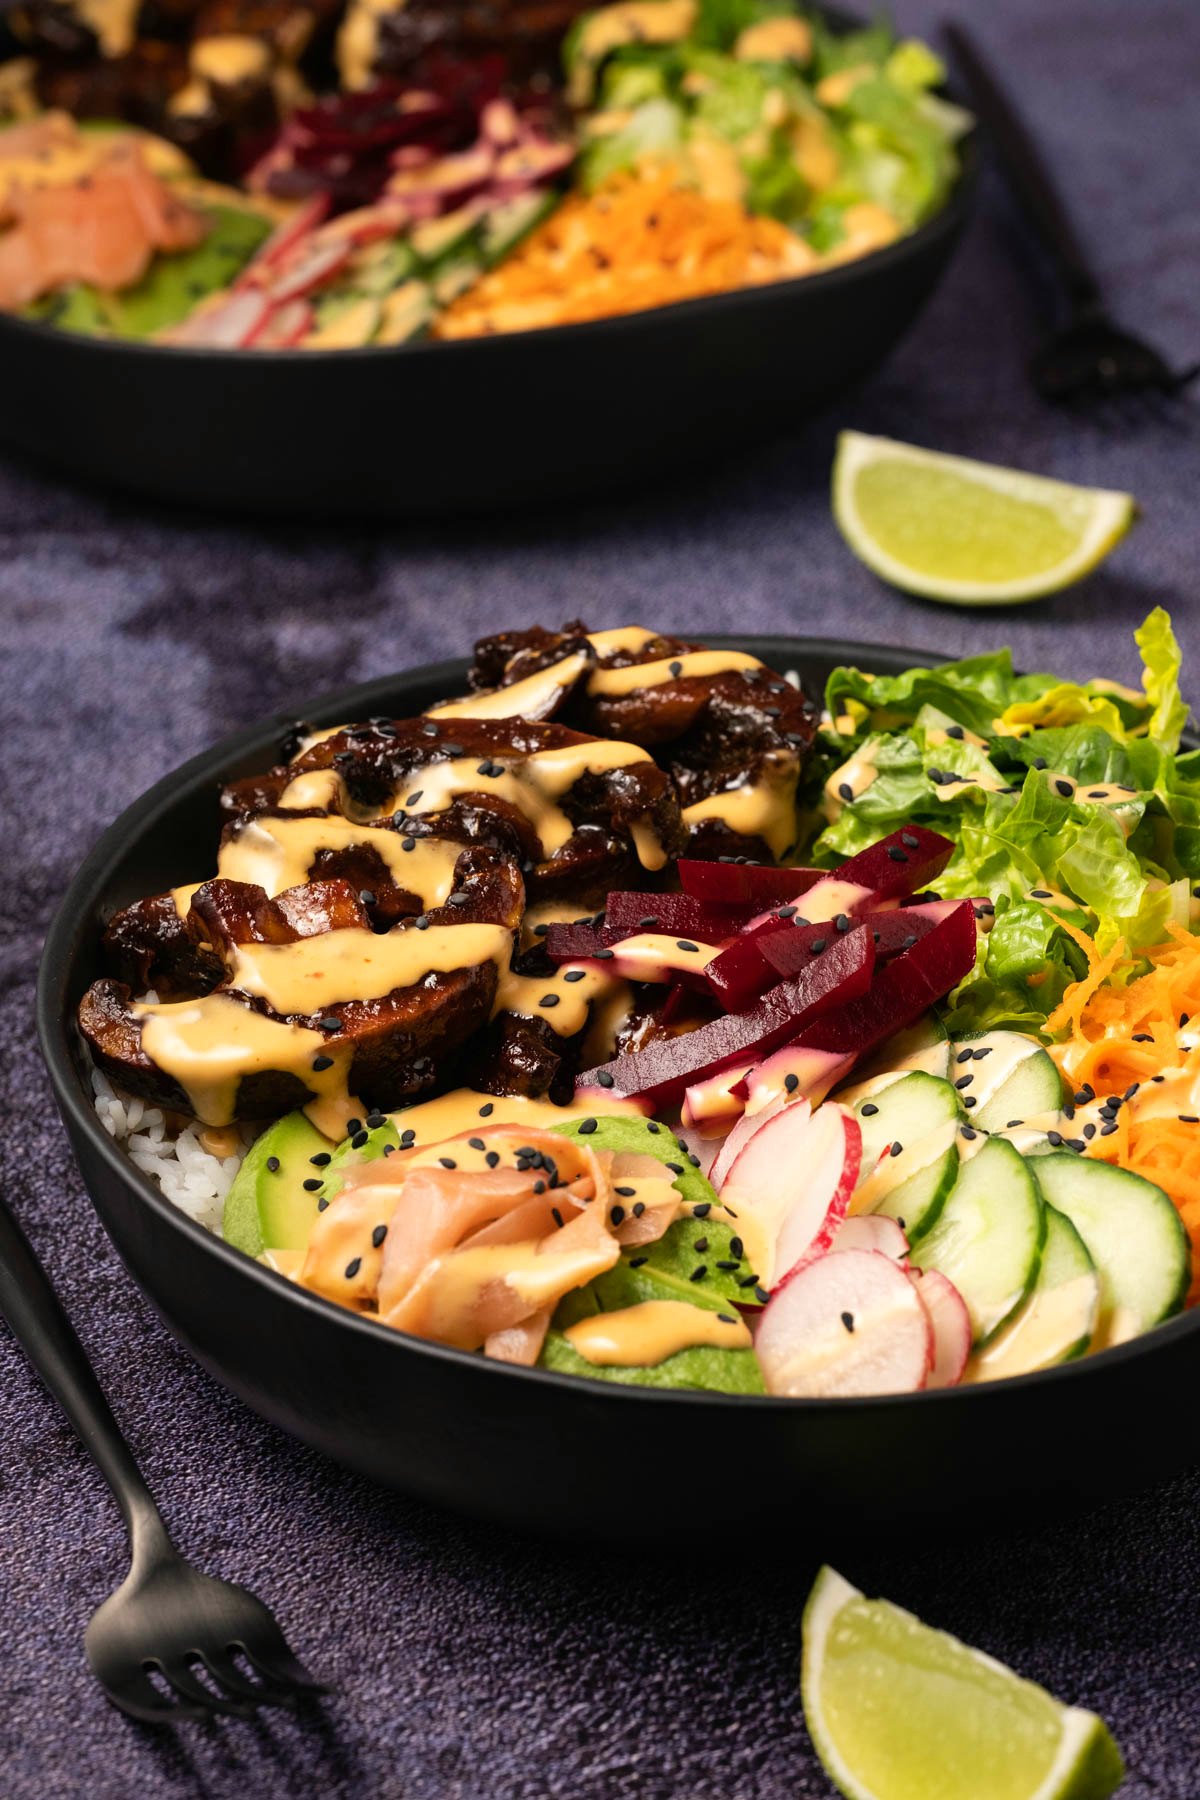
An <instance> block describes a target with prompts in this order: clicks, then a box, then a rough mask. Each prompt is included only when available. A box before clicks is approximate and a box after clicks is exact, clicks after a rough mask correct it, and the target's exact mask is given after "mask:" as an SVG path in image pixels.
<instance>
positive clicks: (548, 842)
mask: <svg viewBox="0 0 1200 1800" xmlns="http://www.w3.org/2000/svg"><path fill="white" fill-rule="evenodd" d="M480 760H481V759H480V758H479V757H478V756H463V757H455V758H452V759H451V760H449V761H447V762H439V763H431V764H429V765H427V766H426V767H424V768H414V769H412V770H411V771H409V772H408V773H407V774H406V775H405V776H404V778H403V780H402V781H400V782H399V783H398V784H397V787H396V791H395V793H394V794H393V796H392V799H391V801H390V803H389V804H388V805H387V806H384V807H381V808H379V809H378V810H376V811H373V812H372V813H371V814H370V817H371V818H373V819H379V818H386V817H390V816H391V815H392V814H393V813H395V812H397V811H399V810H401V809H403V810H404V812H406V813H409V814H412V815H414V816H417V817H424V816H426V815H428V814H431V813H438V812H442V811H444V810H445V809H446V808H447V807H449V806H450V805H451V804H452V802H453V801H455V800H456V799H458V798H459V797H460V796H461V795H463V794H478V793H486V794H489V795H494V796H495V797H497V798H498V799H501V800H506V801H508V803H509V804H510V805H511V806H514V807H516V809H517V810H518V812H520V813H522V814H524V816H525V818H527V819H528V820H529V822H530V824H531V825H532V826H533V828H534V830H535V831H536V832H537V834H538V837H539V838H540V840H541V844H542V851H543V854H544V855H545V856H553V855H554V853H555V851H557V850H561V849H562V847H563V845H564V844H566V843H567V842H568V840H569V839H570V838H571V837H572V836H573V835H574V832H575V826H574V825H573V824H572V823H571V821H570V819H569V818H568V817H567V815H566V813H565V812H564V811H563V810H562V808H561V807H560V806H559V805H558V804H557V802H558V801H560V800H561V799H563V798H564V797H565V796H566V795H567V794H569V793H570V791H571V789H572V788H573V787H574V786H575V784H576V782H577V781H579V780H580V779H581V778H582V777H583V776H584V775H606V774H609V773H610V772H611V771H612V770H614V769H626V768H630V767H632V766H633V765H635V764H637V763H649V762H650V761H651V758H650V757H649V755H648V754H647V752H646V751H645V750H642V749H639V747H638V746H637V745H636V744H622V743H619V742H616V741H615V740H612V739H606V738H596V739H589V740H588V741H587V742H585V743H582V744H560V745H557V746H555V747H554V748H553V749H549V750H535V751H532V752H531V753H530V754H529V755H528V756H513V755H511V754H510V755H502V754H498V755H496V756H494V757H492V758H491V759H490V760H491V762H492V764H493V766H494V767H498V768H501V769H502V770H503V773H502V774H500V775H494V776H485V775H481V774H480V773H479V764H480ZM314 773H318V774H319V775H321V776H323V777H325V779H326V782H327V783H328V779H329V777H330V775H332V776H333V783H334V792H335V793H336V794H337V796H338V800H339V802H340V806H341V810H342V811H343V812H344V813H346V814H348V815H350V816H353V815H354V814H355V813H356V812H357V811H358V810H359V809H356V808H355V807H354V806H353V805H352V804H351V803H350V801H349V799H348V796H347V795H346V793H345V787H344V783H343V782H342V781H341V778H340V777H339V776H337V775H334V774H333V772H332V771H331V770H320V771H314ZM310 780H311V777H310V776H307V775H301V776H297V777H296V779H295V780H294V781H292V782H291V783H290V784H289V786H288V787H287V788H286V789H285V791H284V794H283V798H282V802H281V804H282V805H283V806H285V807H290V808H295V809H298V808H300V807H301V806H317V805H329V804H330V803H331V801H330V798H329V790H328V786H326V789H325V796H324V798H322V799H320V800H317V799H313V798H310V797H309V795H310V794H311V793H312V792H313V789H311V788H310V787H308V786H307V785H306V786H304V787H303V788H302V787H301V783H305V784H307V783H309V782H310ZM317 791H319V790H317ZM360 816H361V815H360ZM637 847H638V851H639V856H640V859H641V861H642V865H643V867H645V868H661V866H662V864H663V863H664V862H665V861H666V851H665V850H664V849H663V848H662V846H661V844H660V843H659V840H658V835H657V833H656V832H655V831H654V829H653V826H652V825H651V823H650V821H649V819H646V820H645V821H643V822H642V833H641V836H640V838H639V840H638V845H637ZM648 858H650V859H651V860H648Z"/></svg>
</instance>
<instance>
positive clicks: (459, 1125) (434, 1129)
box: [391, 1088, 642, 1156]
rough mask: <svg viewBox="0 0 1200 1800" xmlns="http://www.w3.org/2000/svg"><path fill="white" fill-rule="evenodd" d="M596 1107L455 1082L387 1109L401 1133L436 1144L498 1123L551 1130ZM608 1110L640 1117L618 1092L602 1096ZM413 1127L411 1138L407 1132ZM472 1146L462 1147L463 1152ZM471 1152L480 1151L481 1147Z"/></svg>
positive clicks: (419, 1141) (421, 1143) (418, 1143)
mask: <svg viewBox="0 0 1200 1800" xmlns="http://www.w3.org/2000/svg"><path fill="white" fill-rule="evenodd" d="M597 1110H598V1102H597V1101H595V1100H592V1101H590V1102H589V1101H569V1102H568V1103H567V1105H565V1106H556V1105H555V1104H554V1103H553V1101H551V1100H532V1099H530V1098H529V1097H528V1096H527V1095H525V1094H504V1095H501V1094H484V1093H478V1092H476V1091H475V1089H473V1088H455V1089H454V1091H453V1092H452V1093H449V1094H439V1095H438V1097H437V1099H436V1100H421V1101H419V1102H418V1103H417V1104H416V1105H415V1106H406V1107H404V1108H402V1109H401V1110H400V1111H399V1112H394V1113H392V1114H391V1120H392V1123H393V1124H394V1125H395V1127H396V1130H397V1131H398V1132H399V1133H400V1134H401V1137H402V1138H404V1139H406V1140H408V1141H410V1142H411V1143H412V1144H414V1145H416V1146H426V1147H436V1146H437V1145H440V1144H442V1143H444V1141H445V1140H446V1139H447V1138H452V1137H458V1136H459V1135H460V1134H461V1133H463V1132H472V1133H474V1134H475V1135H477V1136H479V1137H483V1136H484V1134H485V1133H486V1132H488V1131H489V1130H492V1129H494V1128H495V1127H496V1126H499V1125H525V1126H528V1127H529V1128H530V1130H535V1131H536V1130H549V1129H550V1127H551V1126H553V1125H565V1124H566V1123H568V1121H569V1120H571V1119H586V1118H588V1117H589V1116H591V1115H593V1114H595V1113H596V1112H597ZM604 1111H605V1112H606V1113H627V1114H629V1115H630V1116H631V1117H636V1118H640V1117H641V1116H642V1109H641V1107H640V1106H638V1104H637V1103H636V1101H633V1100H625V1099H622V1098H620V1097H619V1096H615V1095H614V1096H611V1097H610V1096H606V1097H605V1101H604ZM410 1132H411V1133H412V1134H413V1135H412V1138H411V1139H409V1138H408V1134H409V1133H410ZM468 1152H470V1146H469V1145H468V1146H467V1147H466V1151H464V1154H467V1153H468ZM474 1154H477V1155H479V1156H483V1154H484V1152H483V1151H479V1152H476V1153H474Z"/></svg>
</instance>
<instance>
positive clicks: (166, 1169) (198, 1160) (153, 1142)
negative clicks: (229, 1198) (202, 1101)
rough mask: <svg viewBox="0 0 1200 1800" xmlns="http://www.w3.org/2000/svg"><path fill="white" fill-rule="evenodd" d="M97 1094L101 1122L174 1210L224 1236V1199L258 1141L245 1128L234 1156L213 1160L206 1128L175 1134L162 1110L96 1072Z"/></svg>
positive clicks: (94, 1089) (189, 1127)
mask: <svg viewBox="0 0 1200 1800" xmlns="http://www.w3.org/2000/svg"><path fill="white" fill-rule="evenodd" d="M92 1092H93V1094H94V1095H95V1104H96V1111H97V1113H98V1114H99V1116H100V1123H101V1124H102V1125H103V1127H104V1129H105V1131H107V1132H108V1134H109V1136H110V1137H113V1138H116V1140H117V1142H118V1143H119V1144H124V1146H125V1148H126V1150H127V1151H128V1152H129V1155H130V1158H131V1159H132V1161H133V1162H134V1163H136V1165H137V1167H138V1168H139V1169H141V1170H142V1171H143V1172H144V1173H145V1174H147V1175H149V1176H150V1178H151V1180H152V1181H156V1182H157V1183H158V1185H159V1187H160V1188H161V1189H162V1192H163V1193H164V1194H165V1195H166V1197H167V1199H168V1200H170V1201H171V1203H172V1205H174V1206H177V1207H179V1209H180V1211H181V1212H185V1213H186V1214H187V1215H188V1217H189V1219H195V1221H196V1223H197V1224H198V1225H203V1226H204V1228H205V1229H206V1230H207V1231H216V1232H219V1231H220V1229H221V1213H222V1211H223V1209H224V1205H225V1196H226V1194H227V1193H228V1192H229V1189H230V1186H231V1185H232V1182H233V1178H234V1176H235V1175H236V1174H237V1172H238V1170H239V1169H240V1168H241V1166H242V1159H243V1157H244V1156H245V1154H246V1150H247V1148H248V1147H249V1145H250V1144H251V1143H252V1142H253V1141H254V1136H255V1133H254V1131H253V1130H252V1129H248V1128H246V1127H243V1128H242V1131H241V1138H242V1146H241V1148H240V1149H239V1150H238V1151H237V1152H236V1153H235V1154H234V1155H232V1156H224V1157H222V1156H213V1155H212V1154H211V1152H210V1151H208V1150H206V1149H205V1148H204V1146H203V1144H202V1143H201V1142H200V1133H201V1131H202V1130H203V1126H198V1125H187V1126H185V1127H184V1129H183V1130H182V1131H180V1132H177V1133H175V1134H172V1133H171V1132H170V1131H169V1130H168V1127H167V1121H166V1117H165V1115H164V1114H163V1113H162V1112H161V1111H160V1110H159V1108H158V1107H157V1106H149V1105H147V1103H146V1102H145V1101H144V1100H138V1099H135V1098H134V1096H133V1095H132V1094H126V1093H124V1092H122V1090H121V1089H120V1088H117V1087H114V1086H113V1084H112V1082H111V1081H110V1080H109V1079H108V1077H107V1075H102V1074H101V1073H100V1070H99V1069H93V1070H92Z"/></svg>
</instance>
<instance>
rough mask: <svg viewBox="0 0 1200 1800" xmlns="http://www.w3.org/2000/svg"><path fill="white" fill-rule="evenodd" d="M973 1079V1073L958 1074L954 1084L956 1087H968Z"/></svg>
mask: <svg viewBox="0 0 1200 1800" xmlns="http://www.w3.org/2000/svg"><path fill="white" fill-rule="evenodd" d="M974 1079H975V1077H974V1076H973V1075H960V1076H959V1078H958V1080H957V1081H956V1082H955V1084H954V1085H955V1087H956V1088H969V1087H970V1085H971V1083H972V1082H973V1081H974Z"/></svg>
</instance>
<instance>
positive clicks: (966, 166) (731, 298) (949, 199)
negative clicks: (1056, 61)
mask: <svg viewBox="0 0 1200 1800" xmlns="http://www.w3.org/2000/svg"><path fill="white" fill-rule="evenodd" d="M824 10H826V11H827V12H828V13H829V14H831V15H832V14H833V13H834V12H835V10H836V9H834V8H832V7H830V8H826V9H824ZM843 16H845V15H843ZM955 148H956V150H957V153H958V169H957V171H956V173H955V177H954V181H953V183H952V184H951V187H950V190H949V192H948V193H947V195H946V198H945V200H944V201H943V202H942V204H941V206H939V207H938V209H937V211H936V212H935V213H932V214H931V215H930V217H929V218H927V219H924V220H922V222H921V223H920V224H919V225H918V226H916V228H915V229H914V230H912V231H909V232H906V233H905V234H904V235H903V236H902V237H899V238H897V239H896V240H895V241H894V242H893V243H891V244H885V245H884V246H883V247H882V248H881V249H878V250H872V251H869V252H868V254H867V255H866V256H859V257H855V258H854V259H853V260H852V261H850V262H845V263H838V264H836V265H835V266H834V267H833V268H829V269H821V270H818V271H817V272H816V273H814V274H811V275H791V276H788V277H787V279H786V280H782V281H768V282H762V283H760V284H759V285H758V286H756V287H740V288H727V289H725V290H724V291H723V292H721V293H717V294H701V295H698V296H696V297H694V298H692V299H688V300H672V301H669V302H668V303H667V304H666V305H665V306H650V307H642V308H640V309H639V310H638V311H636V312H629V313H616V314H613V315H612V316H610V317H607V318H601V319H586V320H582V321H580V322H577V323H573V324H566V325H548V326H542V327H539V328H536V329H531V328H526V329H525V330H523V331H505V332H498V333H497V334H496V335H495V336H493V337H475V338H423V339H420V340H418V341H417V342H415V343H408V344H358V345H351V346H348V347H346V348H345V349H340V350H339V349H326V350H303V349H296V348H293V349H280V350H273V351H271V352H270V354H269V356H267V355H264V356H252V355H250V354H248V352H247V351H246V350H243V349H219V348H215V347H211V346H209V347H205V346H202V345H187V344H154V343H149V342H147V341H146V340H145V339H139V338H102V337H90V336H87V335H86V334H84V333H82V332H72V331H63V330H62V329H61V328H60V327H59V326H57V325H54V324H51V323H49V322H47V321H45V320H41V319H25V318H21V317H20V316H19V315H18V314H15V313H6V312H0V336H2V335H3V334H4V333H6V332H10V333H12V335H13V337H14V339H16V340H17V341H20V340H21V339H22V338H24V339H29V338H32V339H33V340H34V341H40V342H42V343H50V342H64V341H65V342H66V343H67V344H69V345H70V346H71V347H72V348H73V349H74V350H75V351H76V352H77V353H78V354H82V355H88V356H97V357H98V356H105V355H110V356H111V355H120V354H125V355H131V356H136V357H139V358H141V357H147V356H150V357H158V356H161V355H162V354H163V352H164V351H166V352H167V353H168V354H169V355H170V358H171V362H172V366H174V365H176V364H179V365H181V366H191V367H195V366H197V365H199V366H200V367H202V368H207V367H209V366H211V365H212V364H216V365H217V366H218V367H220V368H221V369H225V370H227V369H229V368H231V367H246V368H250V369H260V368H262V367H263V366H264V365H265V366H266V367H274V366H276V365H279V366H282V367H285V368H295V367H297V366H301V367H305V368H308V367H312V368H314V369H323V368H328V367H329V366H330V365H331V363H332V364H336V365H337V366H339V367H340V366H342V365H345V364H348V363H359V362H361V361H363V359H364V358H368V359H380V358H387V359H389V360H395V359H396V358H399V357H403V358H404V359H406V360H412V359H425V360H428V359H429V358H430V357H432V356H445V355H447V354H449V353H450V352H456V353H457V354H458V355H459V356H460V358H465V357H467V356H472V357H474V358H476V359H477V360H479V361H483V360H484V359H485V358H487V357H489V356H496V355H499V354H502V352H503V350H504V348H505V346H507V345H510V344H517V343H519V344H523V345H539V346H543V345H546V344H549V345H551V346H553V345H557V344H566V345H568V346H569V345H570V344H572V343H578V342H579V341H581V339H582V340H583V341H587V342H595V341H596V340H597V339H601V340H603V339H605V338H607V339H610V340H614V341H615V342H616V343H617V344H618V345H619V344H620V343H621V342H622V341H623V340H624V339H626V338H629V337H632V336H633V335H634V334H635V333H636V332H638V331H644V330H647V329H653V323H654V321H656V320H658V319H659V318H662V319H663V321H664V324H665V327H666V328H667V329H669V328H670V327H671V326H672V325H673V324H676V323H679V322H681V321H682V322H684V323H686V322H687V321H689V320H695V321H696V322H697V324H702V323H703V321H704V320H705V319H709V318H717V317H720V316H721V315H722V314H728V313H730V312H732V311H734V310H735V309H736V308H738V307H746V306H749V305H752V304H753V303H754V301H755V299H756V298H757V297H758V296H761V295H777V296H778V297H779V298H780V299H781V300H788V299H797V300H798V299H799V297H800V295H802V294H804V293H810V292H817V293H820V294H826V293H836V292H837V291H838V289H839V288H844V287H848V286H851V285H853V284H854V283H856V282H859V281H869V280H870V279H871V278H872V276H874V275H878V276H879V277H880V278H881V280H882V279H885V278H886V276H887V273H888V271H889V270H891V269H894V268H899V267H901V266H903V265H904V263H906V262H907V261H910V260H911V259H912V258H914V257H916V256H918V255H920V253H921V252H922V251H923V250H924V249H926V248H927V247H932V246H933V245H934V244H936V243H939V242H941V241H942V240H943V239H951V240H952V239H953V238H954V237H955V235H956V234H957V233H958V231H959V230H960V229H961V228H962V227H963V226H964V225H965V223H966V221H967V219H968V217H969V216H970V211H971V207H972V204H973V202H974V199H975V194H976V190H977V188H978V183H979V171H980V148H979V127H978V124H975V125H972V126H971V127H970V128H969V129H968V130H967V131H965V132H964V133H963V135H962V137H960V138H959V139H958V140H957V143H956V145H955ZM538 353H539V352H538V351H535V354H538Z"/></svg>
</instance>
